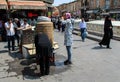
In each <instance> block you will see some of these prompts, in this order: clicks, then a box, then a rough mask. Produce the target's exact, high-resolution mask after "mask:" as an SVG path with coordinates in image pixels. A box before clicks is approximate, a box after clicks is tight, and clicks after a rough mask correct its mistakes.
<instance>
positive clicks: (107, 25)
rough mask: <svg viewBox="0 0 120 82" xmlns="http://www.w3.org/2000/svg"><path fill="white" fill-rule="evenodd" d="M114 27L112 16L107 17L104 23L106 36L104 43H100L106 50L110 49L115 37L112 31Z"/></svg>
mask: <svg viewBox="0 0 120 82" xmlns="http://www.w3.org/2000/svg"><path fill="white" fill-rule="evenodd" d="M112 28H113V26H112V23H111V18H110V16H107V17H106V18H105V22H104V36H103V39H102V41H101V42H100V43H99V45H100V46H101V47H102V45H106V48H109V49H111V48H110V39H111V38H112V37H113V30H112Z"/></svg>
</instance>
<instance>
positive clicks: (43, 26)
mask: <svg viewBox="0 0 120 82" xmlns="http://www.w3.org/2000/svg"><path fill="white" fill-rule="evenodd" d="M36 32H37V33H39V32H42V33H45V34H47V35H48V37H49V39H50V41H51V43H52V45H53V41H54V38H53V37H54V36H53V23H52V22H51V19H50V18H48V17H45V16H40V17H38V19H37V24H36Z"/></svg>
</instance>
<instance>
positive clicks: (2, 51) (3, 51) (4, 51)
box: [0, 50, 8, 54]
mask: <svg viewBox="0 0 120 82" xmlns="http://www.w3.org/2000/svg"><path fill="white" fill-rule="evenodd" d="M6 52H8V50H1V51H0V54H2V53H6Z"/></svg>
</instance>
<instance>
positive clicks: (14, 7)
mask: <svg viewBox="0 0 120 82" xmlns="http://www.w3.org/2000/svg"><path fill="white" fill-rule="evenodd" d="M8 6H9V10H10V16H11V17H12V18H15V17H17V18H37V17H38V16H41V15H44V16H45V15H46V11H47V6H46V4H45V3H44V2H42V1H9V0H8Z"/></svg>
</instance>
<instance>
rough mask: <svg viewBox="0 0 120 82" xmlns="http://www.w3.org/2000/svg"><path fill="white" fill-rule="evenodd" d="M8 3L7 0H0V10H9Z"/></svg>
mask: <svg viewBox="0 0 120 82" xmlns="http://www.w3.org/2000/svg"><path fill="white" fill-rule="evenodd" d="M7 8H8V6H7V2H6V0H0V9H7Z"/></svg>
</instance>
